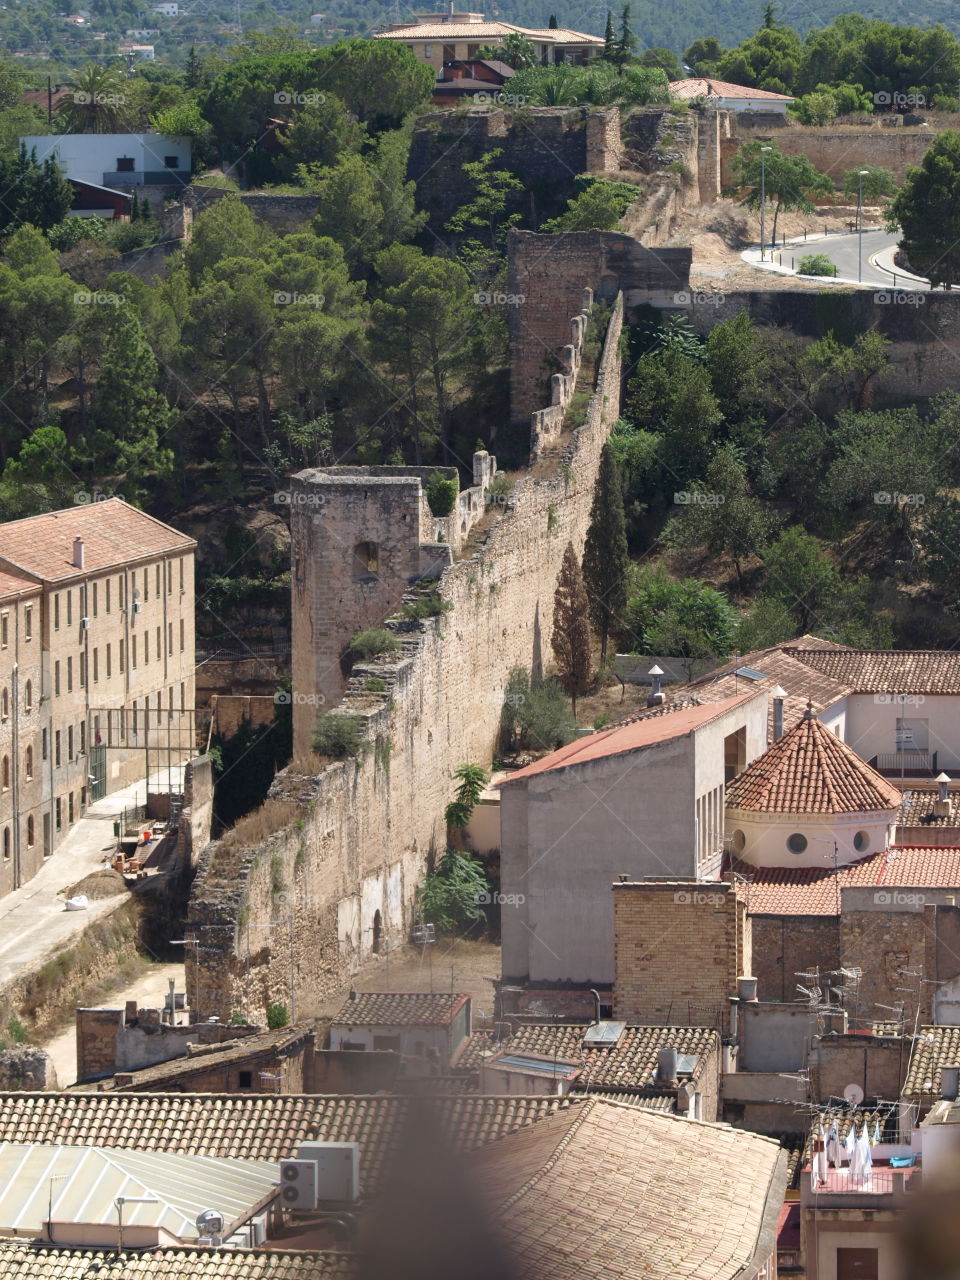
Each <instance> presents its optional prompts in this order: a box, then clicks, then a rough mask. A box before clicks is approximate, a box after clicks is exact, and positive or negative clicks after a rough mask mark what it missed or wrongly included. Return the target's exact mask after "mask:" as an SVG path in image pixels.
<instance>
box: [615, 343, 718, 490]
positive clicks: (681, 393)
mask: <svg viewBox="0 0 960 1280" xmlns="http://www.w3.org/2000/svg"><path fill="white" fill-rule="evenodd" d="M627 390H628V396H627V409H626V413H627V416H628V417H629V418H630V420H631V421H632V422H634V423H635V424H636V425H637V426H638V427H640V428H643V429H646V430H652V431H657V432H658V433H660V434H661V435H662V436H663V448H662V450H661V451H660V457H661V461H662V464H663V467H664V469H665V470H666V471H667V474H668V478H669V479H670V480H672V481H673V483H674V484H676V485H678V486H682V485H683V484H685V483H686V482H687V481H688V480H690V479H691V478H692V477H693V476H696V475H697V474H698V473H700V472H701V469H702V467H703V460H704V458H705V457H708V456H709V454H710V451H711V449H712V448H713V443H714V433H715V428H716V427H717V426H718V425H719V423H720V422H721V420H722V415H721V412H720V405H719V403H718V401H717V397H716V396H715V395H714V392H713V387H712V385H711V381H710V374H709V371H708V370H707V369H706V368H705V367H704V365H703V364H702V363H701V362H700V360H698V359H695V358H694V357H693V356H691V355H688V354H686V352H685V350H684V349H683V347H682V346H681V345H680V344H679V343H670V344H669V345H667V346H665V347H664V348H663V349H662V350H660V351H650V352H648V353H647V354H646V355H644V356H641V357H640V359H639V360H638V361H637V364H636V367H635V370H634V374H633V377H632V378H631V380H630V382H629V384H628V388H627Z"/></svg>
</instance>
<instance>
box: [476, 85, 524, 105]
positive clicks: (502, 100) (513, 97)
mask: <svg viewBox="0 0 960 1280" xmlns="http://www.w3.org/2000/svg"><path fill="white" fill-rule="evenodd" d="M473 101H474V103H475V104H476V105H477V106H478V107H525V106H526V105H527V102H528V101H529V98H526V97H525V96H524V95H523V94H522V93H504V92H503V90H502V89H498V90H497V91H496V92H495V93H487V92H485V91H481V92H480V93H475V94H474V95H473Z"/></svg>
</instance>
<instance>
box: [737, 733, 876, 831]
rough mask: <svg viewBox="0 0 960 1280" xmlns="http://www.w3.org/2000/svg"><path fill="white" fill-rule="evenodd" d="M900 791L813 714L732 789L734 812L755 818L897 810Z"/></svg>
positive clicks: (758, 761)
mask: <svg viewBox="0 0 960 1280" xmlns="http://www.w3.org/2000/svg"><path fill="white" fill-rule="evenodd" d="M900 801H901V795H900V792H899V791H898V790H897V788H896V787H895V786H893V784H892V783H890V782H888V781H887V780H886V778H884V777H882V776H881V775H880V774H879V773H877V771H876V769H872V768H871V767H870V765H868V764H867V763H866V761H865V760H861V758H860V757H859V756H858V755H857V753H856V752H855V751H854V750H853V748H852V747H848V746H847V744H846V743H845V742H843V741H841V739H840V738H838V737H837V735H836V734H835V733H832V732H831V731H830V730H829V729H827V728H825V727H824V726H823V725H822V724H821V723H820V721H819V720H818V719H817V718H816V717H815V716H814V714H813V712H812V710H810V709H808V710H807V713H806V715H805V716H804V717H803V719H802V720H801V721H799V723H798V724H796V725H794V727H793V728H792V729H790V730H789V731H788V732H787V733H785V734H784V735H783V737H782V738H780V739H778V741H776V742H775V743H774V744H773V745H772V746H771V747H768V749H767V750H766V751H765V752H764V753H763V755H762V756H758V757H757V759H756V760H754V761H753V762H752V763H751V764H749V765H747V767H746V769H744V771H743V772H742V773H741V774H739V776H738V777H736V778H734V780H733V781H732V782H731V783H729V784H728V786H727V796H726V803H727V807H728V808H729V809H741V810H745V811H747V812H755V813H867V812H870V811H875V810H883V809H896V808H897V807H898V805H899V804H900Z"/></svg>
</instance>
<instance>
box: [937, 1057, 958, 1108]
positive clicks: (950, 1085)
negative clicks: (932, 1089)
mask: <svg viewBox="0 0 960 1280" xmlns="http://www.w3.org/2000/svg"><path fill="white" fill-rule="evenodd" d="M958 1087H960V1067H958V1066H949V1067H941V1068H940V1097H941V1098H943V1099H944V1100H945V1101H946V1102H956V1100H957V1093H958V1091H960V1088H958Z"/></svg>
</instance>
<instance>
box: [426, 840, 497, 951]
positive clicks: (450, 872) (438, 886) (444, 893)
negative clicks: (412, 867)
mask: <svg viewBox="0 0 960 1280" xmlns="http://www.w3.org/2000/svg"><path fill="white" fill-rule="evenodd" d="M489 899H490V884H489V882H488V880H487V877H486V876H485V875H484V872H483V868H482V867H481V866H480V864H479V862H476V861H475V860H474V859H473V858H471V856H470V855H469V854H468V853H460V852H458V851H457V850H455V849H448V850H447V852H446V853H445V854H444V855H443V857H442V858H441V859H440V862H439V864H438V866H437V869H436V871H435V872H433V874H432V875H428V876H427V878H426V879H425V880H424V882H423V884H422V885H421V886H420V887H419V888H418V890H417V902H418V904H419V907H420V914H421V916H422V918H423V919H424V920H426V921H427V922H428V923H429V924H432V925H434V926H435V928H436V929H437V931H438V932H439V933H455V932H459V931H460V930H462V929H463V928H464V927H466V926H469V925H472V924H476V923H477V921H478V920H482V919H483V905H482V904H483V903H484V902H488V901H489Z"/></svg>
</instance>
